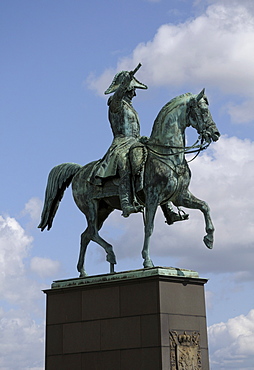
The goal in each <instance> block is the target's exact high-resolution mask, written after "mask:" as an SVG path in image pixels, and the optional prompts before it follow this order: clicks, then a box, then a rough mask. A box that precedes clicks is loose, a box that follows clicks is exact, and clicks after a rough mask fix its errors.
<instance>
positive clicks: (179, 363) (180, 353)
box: [169, 331, 202, 370]
mask: <svg viewBox="0 0 254 370" xmlns="http://www.w3.org/2000/svg"><path fill="white" fill-rule="evenodd" d="M169 336H170V365H171V370H200V369H201V368H202V366H201V352H200V346H199V337H200V333H197V332H192V333H190V332H188V333H187V332H186V331H184V332H183V333H178V332H177V331H170V332H169Z"/></svg>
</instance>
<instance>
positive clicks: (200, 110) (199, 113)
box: [189, 89, 220, 144]
mask: <svg viewBox="0 0 254 370" xmlns="http://www.w3.org/2000/svg"><path fill="white" fill-rule="evenodd" d="M208 106H209V103H208V99H207V97H206V95H205V89H203V90H202V91H201V92H200V93H199V94H197V95H193V96H192V97H191V99H190V104H189V108H190V109H189V124H190V126H192V127H194V128H195V129H196V130H197V132H198V133H199V135H200V137H201V141H202V142H206V143H208V144H210V143H211V141H217V140H218V139H219V137H220V132H219V130H218V128H217V126H216V124H215V122H214V120H213V118H212V115H211V113H210V111H209V109H208Z"/></svg>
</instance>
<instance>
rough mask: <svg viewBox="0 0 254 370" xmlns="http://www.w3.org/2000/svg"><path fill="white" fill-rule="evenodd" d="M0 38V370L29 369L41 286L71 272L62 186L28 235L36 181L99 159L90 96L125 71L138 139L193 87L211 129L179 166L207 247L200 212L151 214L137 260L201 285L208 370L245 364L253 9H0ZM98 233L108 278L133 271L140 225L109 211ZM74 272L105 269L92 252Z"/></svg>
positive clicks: (221, 5) (103, 121)
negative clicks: (188, 179) (181, 272)
mask: <svg viewBox="0 0 254 370" xmlns="http://www.w3.org/2000/svg"><path fill="white" fill-rule="evenodd" d="M0 35H1V36H0V48H1V56H2V57H1V97H0V119H1V135H0V146H1V153H2V155H1V161H0V171H1V178H2V181H1V202H0V266H1V275H0V280H1V281H0V283H1V284H0V330H1V336H0V368H2V369H8V370H9V369H14V368H15V369H33V370H35V369H36V370H38V369H43V366H44V365H43V363H44V324H45V297H44V295H43V293H42V292H41V290H42V289H46V288H48V287H50V284H51V282H52V281H53V280H57V279H63V278H71V277H76V276H77V271H76V263H77V258H78V253H79V237H80V234H81V233H82V231H83V230H84V229H85V227H86V221H85V219H84V216H83V215H82V213H80V211H79V210H78V208H77V207H76V206H75V205H74V202H73V199H72V195H71V190H70V189H68V190H67V191H66V193H65V195H64V199H63V201H62V203H61V205H60V208H59V210H58V213H57V215H56V218H55V221H54V224H53V228H52V230H51V231H50V232H47V231H45V232H43V233H41V232H40V231H39V230H38V229H37V225H38V223H39V220H40V212H41V208H42V203H43V198H44V191H45V186H46V180H47V176H48V173H49V171H50V170H51V168H52V167H54V166H55V165H57V164H60V163H64V162H75V163H79V164H86V163H88V162H90V161H92V160H95V159H98V158H101V157H102V156H103V155H104V153H105V151H106V150H107V148H108V146H109V145H110V143H111V141H112V133H111V130H110V126H109V123H108V119H107V104H106V99H107V98H106V97H105V96H104V95H103V92H104V91H105V89H106V88H107V87H108V85H109V84H110V82H111V80H112V77H113V76H114V74H115V73H116V72H118V71H120V70H123V69H124V70H131V69H133V68H135V66H136V65H137V64H138V63H139V62H141V63H142V68H141V69H140V70H139V71H138V75H137V78H138V79H139V80H141V81H142V82H143V83H145V84H146V85H148V87H149V88H148V90H146V91H138V92H137V97H136V98H135V100H134V101H133V105H134V106H135V108H136V110H137V111H138V113H139V116H140V122H141V133H142V134H143V135H147V136H149V134H150V131H151V127H152V123H153V120H154V119H155V117H156V115H157V113H158V112H159V110H160V109H161V107H162V106H163V105H164V104H165V103H166V102H167V101H169V100H170V99H172V98H173V97H175V96H177V95H179V94H182V93H185V92H193V93H198V92H199V91H201V89H202V88H203V87H205V88H206V93H207V96H208V98H209V101H210V111H211V113H212V115H213V118H214V120H215V122H216V124H217V126H218V128H219V129H220V132H221V133H222V137H221V139H220V140H219V142H217V143H214V144H212V145H211V146H210V147H209V149H208V150H207V151H206V152H205V153H203V154H202V155H201V156H199V157H198V158H197V159H195V161H193V162H192V163H191V170H192V173H193V179H192V183H191V190H192V192H193V193H194V194H195V195H196V196H198V197H199V198H201V199H204V200H206V201H207V202H208V203H209V205H210V207H211V211H212V216H213V221H214V224H215V228H216V234H215V246H214V249H213V250H212V251H210V250H208V249H207V248H205V246H204V245H203V243H202V239H203V235H204V221H203V217H202V214H201V213H200V212H198V211H190V220H189V221H188V222H182V223H179V224H175V225H173V226H170V227H169V226H167V225H166V224H165V223H164V219H163V217H162V215H161V213H160V211H158V214H157V217H156V223H155V230H154V234H153V238H152V241H151V256H152V258H153V261H154V263H155V264H156V265H160V266H161V265H163V266H176V267H180V268H187V269H193V270H195V271H198V272H199V274H200V276H201V277H205V278H208V279H209V282H208V283H207V284H206V288H205V289H206V304H207V321H208V333H209V350H210V357H211V370H219V369H221V370H222V369H223V370H224V369H228V370H229V369H230V370H231V369H237V370H245V369H251V368H253V366H254V350H253V341H254V298H253V281H254V275H253V263H254V218H253V208H254V200H253V199H254V198H253V193H254V185H253V177H254V162H253V158H254V129H253V124H254V108H253V107H254V88H253V86H254V67H253V60H254V48H253V40H254V4H253V1H251V0H249V1H248V0H221V1H219V0H207V1H205V0H195V1H192V0H174V1H172V0H171V1H170V2H169V1H166V0H158V1H156V0H154V1H148V0H128V1H125V0H107V1H98V0H93V1H89V0H88V1H84V0H83V1H81V0H79V1H78V0H76V1H70V0H68V1H66V0H61V1H60V0H54V1H48V0H46V1H41V0H37V1H31V0H23V1H18V0H8V1H7V0H1V2H0ZM187 135H188V141H189V142H192V141H195V140H196V133H195V132H194V131H191V130H188V132H187ZM101 233H102V236H104V238H105V239H107V240H108V241H109V242H110V243H112V244H113V245H114V249H115V253H116V256H117V259H118V264H117V267H116V270H117V271H122V270H129V269H136V268H141V267H142V259H141V256H140V252H141V246H142V240H143V224H142V217H141V215H132V216H131V217H129V219H128V220H124V219H123V218H122V217H121V215H120V212H115V213H113V214H112V215H111V216H110V218H109V219H108V221H107V223H106V224H105V226H104V227H103V229H102V232H101ZM86 262H87V263H86V268H87V271H88V273H89V274H91V275H93V274H99V273H107V272H108V271H109V266H108V263H107V262H106V261H105V254H104V251H103V250H102V249H101V248H100V247H99V246H97V245H96V244H94V243H91V245H90V246H89V250H88V254H87V259H86ZM17 364H18V365H17ZM17 366H18V367H17Z"/></svg>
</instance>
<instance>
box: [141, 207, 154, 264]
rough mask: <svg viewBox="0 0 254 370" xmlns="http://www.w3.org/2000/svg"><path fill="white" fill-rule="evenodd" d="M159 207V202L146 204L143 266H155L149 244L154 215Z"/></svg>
mask: <svg viewBox="0 0 254 370" xmlns="http://www.w3.org/2000/svg"><path fill="white" fill-rule="evenodd" d="M156 209H157V202H154V203H152V202H150V203H149V204H146V208H145V217H144V226H145V237H144V245H143V249H142V257H143V259H144V262H143V266H144V267H145V268H148V267H154V264H153V261H152V260H151V258H150V255H149V245H150V238H151V235H152V233H153V227H154V217H155V213H156Z"/></svg>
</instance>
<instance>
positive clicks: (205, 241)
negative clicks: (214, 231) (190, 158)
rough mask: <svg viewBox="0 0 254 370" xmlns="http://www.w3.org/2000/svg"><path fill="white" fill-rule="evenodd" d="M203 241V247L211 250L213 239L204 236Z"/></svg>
mask: <svg viewBox="0 0 254 370" xmlns="http://www.w3.org/2000/svg"><path fill="white" fill-rule="evenodd" d="M203 241H204V243H205V245H206V246H207V248H209V249H213V237H209V236H208V235H206V236H204V239H203Z"/></svg>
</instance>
